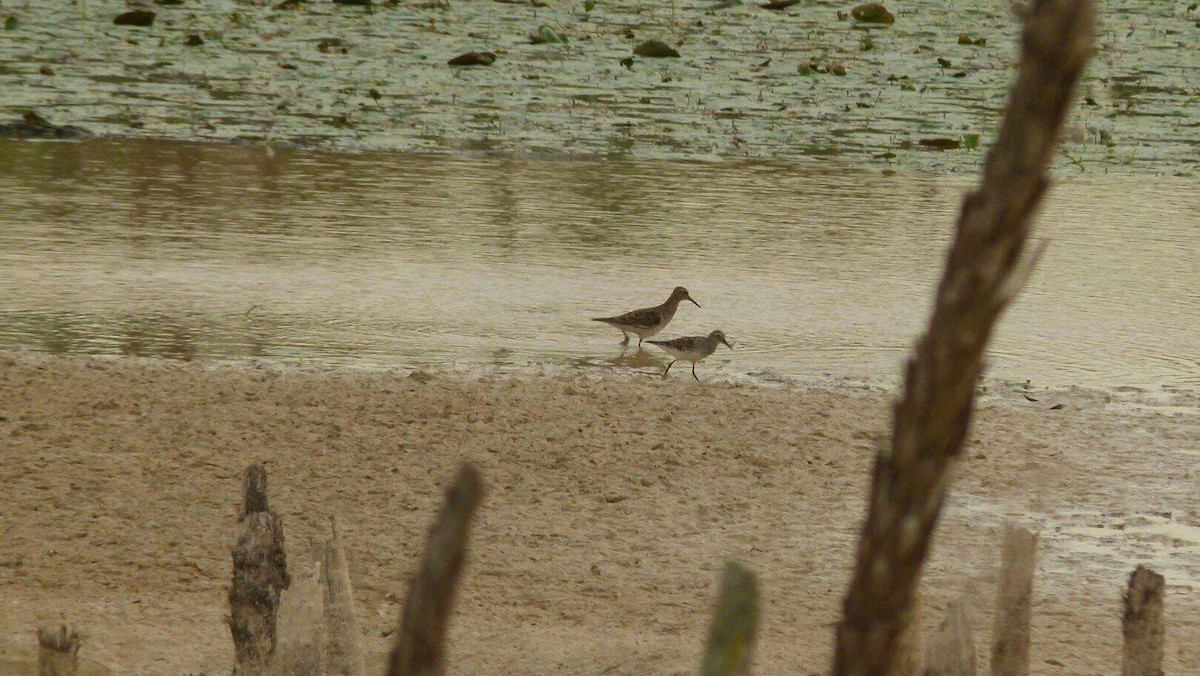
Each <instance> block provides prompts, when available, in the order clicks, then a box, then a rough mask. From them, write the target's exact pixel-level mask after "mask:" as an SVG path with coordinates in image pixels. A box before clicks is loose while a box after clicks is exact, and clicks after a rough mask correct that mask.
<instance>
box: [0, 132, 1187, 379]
mask: <svg viewBox="0 0 1200 676" xmlns="http://www.w3.org/2000/svg"><path fill="white" fill-rule="evenodd" d="M0 167H5V169H4V170H3V171H0V202H2V203H3V204H4V214H3V220H4V227H3V228H0V289H3V293H2V294H0V313H2V316H3V321H2V322H0V347H2V348H13V347H25V348H33V349H37V350H44V351H49V352H61V353H74V354H80V353H87V354H131V355H147V356H165V357H169V358H174V359H192V358H202V359H215V360H229V359H233V360H241V359H245V358H259V357H261V358H267V359H272V360H278V361H281V362H285V363H296V364H306V365H318V366H321V365H348V366H356V367H364V368H376V367H403V368H443V367H463V368H478V367H481V366H485V365H493V364H498V365H502V366H518V367H520V366H525V365H551V366H558V367H582V368H585V369H612V368H614V367H615V368H618V369H622V370H629V369H632V370H637V371H644V372H645V373H647V374H653V373H654V372H655V371H656V369H661V368H662V367H663V366H665V364H666V360H665V358H664V357H663V356H662V355H661V354H660V353H659V352H658V351H657V349H655V348H649V347H648V348H647V349H646V350H644V351H642V352H638V351H637V350H636V349H630V350H625V351H622V349H621V348H620V347H619V345H618V344H617V343H618V340H619V338H620V334H619V333H618V332H617V331H615V330H613V329H611V328H608V327H606V326H603V325H601V324H597V323H594V322H591V321H589V320H588V318H589V317H592V316H598V315H607V314H612V313H617V312H621V311H625V310H628V309H632V308H634V307H640V306H644V305H650V304H656V303H658V302H661V301H662V300H663V299H665V297H666V295H667V293H668V292H669V291H670V289H671V287H673V286H674V285H676V284H683V285H685V286H687V287H688V288H689V289H690V290H691V292H692V295H693V296H694V297H695V298H696V299H697V300H698V301H699V302H700V304H701V305H702V306H703V308H700V309H698V308H696V307H694V306H691V305H686V306H685V307H682V308H681V309H680V311H679V314H678V315H677V316H676V318H675V321H674V323H673V324H672V325H671V326H670V327H669V328H668V329H667V331H666V332H665V333H664V334H663V335H664V336H674V335H681V334H683V335H686V334H697V333H706V332H708V331H709V330H711V329H713V328H721V329H723V330H725V332H726V333H727V334H728V335H729V336H730V337H731V338H732V339H733V341H734V346H735V350H734V351H732V352H730V351H727V350H724V349H722V350H721V351H720V352H719V353H718V354H717V355H715V356H714V357H712V358H711V359H709V360H707V361H705V362H703V363H702V364H701V365H700V367H699V369H698V371H699V372H700V373H701V375H702V376H703V377H711V376H716V377H748V376H752V377H757V378H771V377H773V376H775V375H780V376H790V377H796V378H800V379H811V378H824V377H826V376H827V375H833V376H841V377H849V378H861V379H880V380H884V381H888V380H891V379H893V378H894V377H895V376H896V374H898V372H899V366H900V360H901V358H902V357H903V356H904V355H905V354H906V353H907V350H908V348H909V346H910V344H911V341H912V339H913V337H914V335H915V333H916V331H917V330H918V329H919V328H920V327H921V326H922V325H923V323H924V321H925V319H926V312H927V310H928V303H929V298H930V297H931V293H932V284H933V282H934V280H935V277H936V275H937V273H938V272H939V270H940V267H941V264H942V254H943V250H944V248H945V246H946V245H947V242H948V237H949V233H950V230H951V223H952V220H953V217H954V213H955V211H956V209H957V206H958V201H959V200H960V198H961V194H962V191H963V190H964V188H965V187H966V185H967V184H966V183H965V182H962V181H956V180H948V179H947V178H945V177H935V176H931V175H926V174H919V173H911V174H897V175H894V176H879V175H878V174H877V173H872V172H866V171H860V170H855V169H849V168H836V169H835V168H831V167H828V166H824V167H813V166H795V165H787V164H773V163H761V162H722V163H699V162H692V163H681V162H665V161H654V160H645V161H629V160H607V161H606V160H596V159H591V160H589V159H580V158H562V157H557V158H554V157H539V156H532V155H523V156H518V155H511V154H505V155H489V154H474V155H459V156H456V157H450V156H444V155H419V154H370V153H363V154H357V155H350V156H347V155H338V154H320V153H300V152H293V151H279V152H277V153H274V154H272V153H269V152H268V151H267V150H266V149H264V148H261V147H228V146H224V147H222V146H207V145H196V144H181V143H165V142H149V141H134V142H129V141H126V142H111V141H90V142H83V143H16V142H0ZM1066 179H1067V180H1066V181H1065V182H1063V183H1061V184H1060V185H1058V186H1057V187H1056V188H1055V189H1054V190H1053V191H1052V192H1051V196H1050V199H1049V201H1048V203H1047V205H1046V208H1045V209H1044V212H1043V214H1042V216H1041V218H1040V221H1039V224H1038V230H1037V233H1038V235H1039V236H1041V237H1045V238H1047V239H1048V240H1049V243H1050V246H1049V250H1048V253H1047V255H1046V258H1045V259H1044V261H1043V263H1042V265H1041V267H1040V269H1039V270H1038V271H1037V273H1036V274H1035V275H1034V277H1033V280H1032V282H1031V284H1030V287H1029V288H1028V289H1027V292H1026V293H1025V294H1024V295H1023V296H1022V297H1021V298H1020V300H1019V302H1017V303H1016V305H1015V306H1014V307H1013V309H1012V310H1011V312H1010V313H1009V315H1008V316H1006V317H1005V319H1004V321H1003V323H1002V328H1001V331H1000V333H999V335H998V337H997V340H996V341H995V343H994V349H993V351H992V356H991V369H990V372H989V375H990V376H992V377H994V378H999V379H1001V380H1006V381H1012V382H1024V381H1026V380H1030V381H1032V384H1033V385H1034V386H1035V387H1036V386H1041V385H1046V386H1060V385H1085V386H1098V387H1136V388H1181V389H1186V390H1194V389H1195V388H1196V387H1197V386H1200V267H1198V266H1200V263H1198V256H1197V253H1196V252H1197V251H1200V227H1197V226H1198V225H1200V202H1198V201H1197V200H1196V199H1195V195H1196V194H1197V185H1196V182H1195V181H1194V180H1192V179H1186V178H1160V177H1156V178H1152V179H1151V178H1138V179H1134V178H1131V177H1129V176H1123V177H1120V178H1118V177H1105V176H1087V177H1080V176H1070V175H1068V176H1067V177H1066ZM680 375H681V377H683V376H684V375H685V374H680Z"/></svg>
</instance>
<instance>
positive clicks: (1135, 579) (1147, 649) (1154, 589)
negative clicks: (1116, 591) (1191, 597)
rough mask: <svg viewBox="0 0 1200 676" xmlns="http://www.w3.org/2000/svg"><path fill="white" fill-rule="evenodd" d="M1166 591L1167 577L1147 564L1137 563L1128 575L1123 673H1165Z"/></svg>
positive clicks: (1145, 675)
mask: <svg viewBox="0 0 1200 676" xmlns="http://www.w3.org/2000/svg"><path fill="white" fill-rule="evenodd" d="M1165 593H1166V580H1165V579H1164V578H1163V576H1162V575H1159V574H1158V573H1156V572H1154V571H1152V570H1150V569H1149V568H1146V567H1145V566H1138V567H1137V570H1135V571H1133V574H1132V575H1130V576H1129V589H1128V591H1126V592H1125V616H1124V617H1123V618H1122V622H1121V624H1122V629H1123V630H1124V634H1125V653H1124V657H1123V658H1122V660H1121V675H1122V676H1162V674H1163V666H1162V664H1163V640H1164V639H1165V638H1166V630H1165V627H1164V625H1163V597H1164V595H1165Z"/></svg>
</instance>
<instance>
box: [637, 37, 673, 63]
mask: <svg viewBox="0 0 1200 676" xmlns="http://www.w3.org/2000/svg"><path fill="white" fill-rule="evenodd" d="M633 53H634V54H636V55H637V56H644V57H646V58H648V59H666V58H670V59H678V58H679V52H677V51H675V49H674V48H673V47H671V45H668V44H667V43H665V42H663V41H662V40H646V41H645V42H643V43H641V44H639V45H638V46H636V47H634V48H633Z"/></svg>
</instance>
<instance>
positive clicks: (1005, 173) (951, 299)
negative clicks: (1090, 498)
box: [834, 0, 1094, 676]
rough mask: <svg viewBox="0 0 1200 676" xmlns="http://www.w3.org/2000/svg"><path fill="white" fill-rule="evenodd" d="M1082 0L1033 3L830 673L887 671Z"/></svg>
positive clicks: (1076, 47)
mask: <svg viewBox="0 0 1200 676" xmlns="http://www.w3.org/2000/svg"><path fill="white" fill-rule="evenodd" d="M1093 13H1094V7H1093V2H1092V1H1091V0H1036V1H1035V2H1034V3H1033V4H1032V7H1030V9H1029V13H1028V15H1027V16H1025V17H1024V21H1025V25H1024V31H1023V36H1022V50H1021V66H1020V71H1019V74H1018V77H1017V82H1016V84H1015V86H1014V88H1013V91H1012V95H1011V98H1010V99H1009V103H1008V108H1007V110H1006V112H1005V115H1004V120H1003V122H1002V124H1001V128H1000V134H999V137H998V138H997V140H996V143H995V145H994V146H993V147H992V148H991V150H990V151H989V152H988V156H987V161H986V163H985V165H984V173H983V181H982V183H981V185H980V187H979V189H978V190H977V191H976V192H974V193H971V194H969V195H967V197H966V199H965V200H964V201H963V205H962V212H961V214H960V215H959V219H958V223H957V231H956V235H955V239H954V244H953V245H952V247H951V249H950V252H949V256H948V259H947V262H946V268H945V271H944V273H943V276H942V280H941V283H940V285H939V287H938V290H937V296H936V300H935V304H934V310H933V316H932V318H931V319H930V322H929V328H928V330H927V332H926V333H925V335H924V336H922V337H921V338H920V340H919V341H918V342H917V346H916V354H915V356H914V358H913V359H912V360H911V361H910V362H909V364H908V368H907V370H906V373H905V387H904V394H903V396H902V398H901V399H900V401H899V402H897V404H896V407H895V412H894V419H893V433H892V439H891V445H890V447H887V448H883V449H881V450H880V452H879V454H878V456H877V457H876V461H875V468H874V473H873V478H872V483H871V495H870V501H869V505H868V512H867V519H866V523H865V524H864V526H863V530H862V535H861V538H860V540H859V546H858V557H857V560H856V562H855V568H854V575H853V578H852V581H851V584H850V587H849V589H848V591H847V594H846V598H845V601H844V606H843V616H842V621H841V623H840V624H839V626H838V630H837V647H836V656H835V658H834V673H836V674H839V675H848V674H854V675H863V676H867V675H870V676H883V675H890V674H892V673H894V672H893V670H894V668H895V664H896V657H897V654H896V653H897V640H898V638H899V637H900V636H901V635H902V633H903V632H904V629H905V627H906V626H907V624H908V622H909V619H910V615H911V613H912V606H913V599H914V597H915V594H916V590H917V586H918V583H919V581H920V572H921V566H922V564H923V563H924V561H925V557H926V553H927V552H928V549H929V543H930V541H931V538H932V535H933V530H934V528H935V527H936V525H937V521H938V517H939V516H940V514H941V509H942V503H943V502H944V500H945V497H946V491H947V488H948V482H949V477H950V470H951V469H952V467H953V464H954V463H955V461H956V460H957V459H958V457H959V456H960V454H961V453H962V449H963V445H964V443H965V441H966V438H967V432H968V427H969V423H970V419H971V412H972V408H973V405H974V397H975V386H976V383H977V381H978V379H979V376H980V374H981V372H982V369H983V357H984V352H985V350H986V348H987V344H988V340H989V338H990V337H991V334H992V330H993V328H994V327H995V325H996V321H997V320H998V319H999V317H1000V314H1001V313H1002V311H1003V310H1004V309H1005V307H1007V305H1008V304H1009V303H1010V302H1011V301H1012V299H1013V296H1014V294H1015V293H1016V291H1017V290H1019V285H1014V284H1013V282H1012V280H1013V277H1014V275H1022V274H1023V273H1022V272H1021V271H1022V270H1023V269H1024V268H1023V260H1024V258H1023V255H1024V250H1025V244H1026V241H1027V240H1028V238H1029V233H1030V229H1031V224H1032V216H1033V213H1034V211H1035V209H1036V208H1037V206H1038V204H1039V202H1040V201H1041V198H1042V196H1043V195H1044V194H1045V192H1046V189H1047V187H1048V180H1047V178H1046V176H1045V172H1046V168H1047V166H1048V165H1049V163H1050V160H1051V157H1052V155H1053V152H1054V145H1055V141H1056V139H1057V138H1058V135H1059V129H1060V128H1061V127H1062V123H1063V120H1064V118H1065V117H1066V113H1067V108H1068V106H1069V104H1070V102H1071V100H1072V93H1073V90H1074V87H1075V83H1076V82H1077V81H1078V79H1079V76H1080V74H1081V73H1082V71H1083V68H1084V65H1085V64H1086V63H1087V60H1088V57H1089V55H1090V52H1091V46H1092V23H1093Z"/></svg>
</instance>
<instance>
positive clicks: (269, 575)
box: [229, 465, 290, 675]
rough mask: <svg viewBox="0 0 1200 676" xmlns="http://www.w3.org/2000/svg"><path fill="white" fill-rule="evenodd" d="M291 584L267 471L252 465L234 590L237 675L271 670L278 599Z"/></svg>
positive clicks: (231, 614)
mask: <svg viewBox="0 0 1200 676" xmlns="http://www.w3.org/2000/svg"><path fill="white" fill-rule="evenodd" d="M289 583H290V580H289V578H288V573H287V557H286V554H285V553H284V543H283V521H282V520H281V519H280V518H279V516H278V515H277V514H275V513H274V512H272V511H271V510H270V508H269V507H268V505H267V471H266V470H265V469H264V468H263V467H262V465H251V466H249V467H247V468H246V473H245V475H244V479H243V500H242V509H241V515H240V516H239V517H238V523H237V539H236V542H235V544H234V547H233V586H232V587H231V588H230V590H229V630H230V633H231V634H232V635H233V647H234V651H235V657H236V661H235V663H234V669H233V670H234V674H245V675H252V674H262V673H264V671H265V670H266V669H267V667H268V665H269V664H270V660H271V656H272V655H273V654H274V652H275V638H276V634H275V629H276V627H275V622H276V613H277V612H278V610H279V595H280V593H281V592H282V591H283V590H284V589H287V587H288V584H289Z"/></svg>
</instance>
